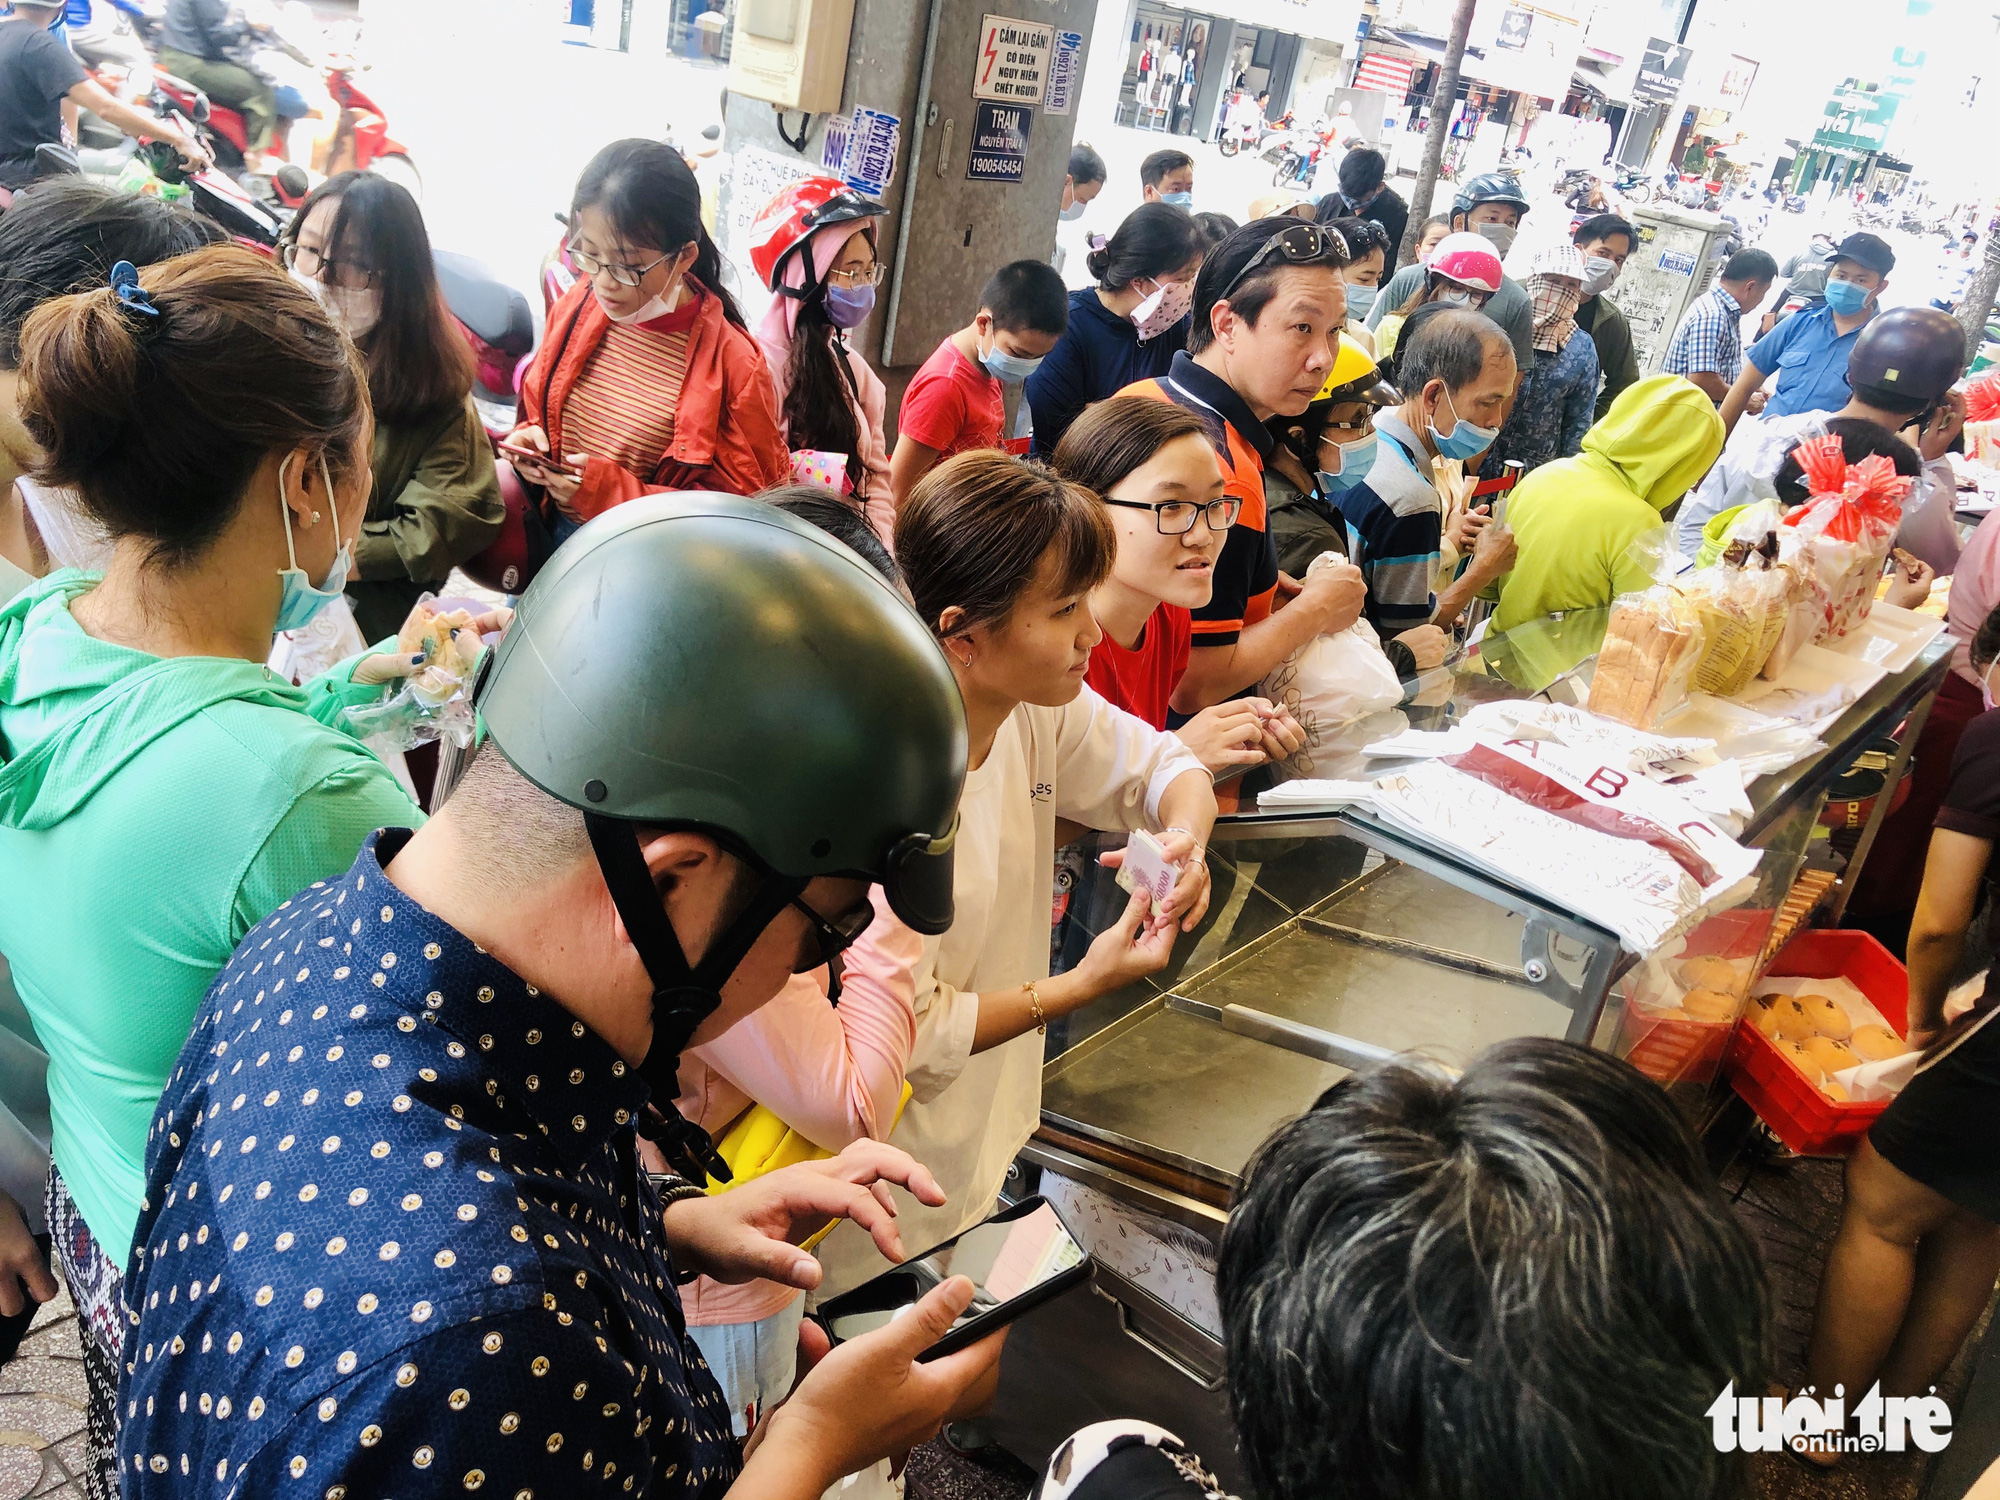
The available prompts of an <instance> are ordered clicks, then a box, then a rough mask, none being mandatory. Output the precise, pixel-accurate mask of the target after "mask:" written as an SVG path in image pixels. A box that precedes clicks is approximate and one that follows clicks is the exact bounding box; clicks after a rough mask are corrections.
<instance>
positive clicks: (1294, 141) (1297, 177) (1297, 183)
mask: <svg viewBox="0 0 2000 1500" xmlns="http://www.w3.org/2000/svg"><path fill="white" fill-rule="evenodd" d="M1328 139H1329V137H1328V136H1327V135H1326V134H1324V133H1322V132H1320V131H1318V130H1293V131H1288V132H1287V133H1286V134H1285V136H1284V138H1283V139H1282V140H1279V141H1277V142H1276V143H1275V144H1273V145H1272V146H1271V147H1270V148H1269V149H1268V150H1266V151H1265V152H1264V160H1265V161H1268V162H1270V163H1271V164H1272V166H1273V168H1274V170H1273V171H1272V173H1271V186H1272V187H1281V188H1297V189H1299V190H1300V191H1301V192H1311V191H1312V184H1313V177H1314V176H1315V175H1316V174H1317V173H1318V171H1319V159H1320V154H1321V153H1322V152H1323V151H1325V149H1326V143H1327V140H1328Z"/></svg>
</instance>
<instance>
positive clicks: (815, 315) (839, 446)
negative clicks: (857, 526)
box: [782, 222, 875, 501]
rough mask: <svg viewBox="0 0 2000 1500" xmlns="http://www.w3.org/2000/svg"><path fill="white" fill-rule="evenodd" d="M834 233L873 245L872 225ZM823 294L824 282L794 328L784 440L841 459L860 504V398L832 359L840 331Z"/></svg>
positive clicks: (787, 373)
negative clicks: (857, 406) (865, 238)
mask: <svg viewBox="0 0 2000 1500" xmlns="http://www.w3.org/2000/svg"><path fill="white" fill-rule="evenodd" d="M837 227H838V228H842V229H845V230H847V231H848V233H849V234H850V235H852V234H853V233H855V232H856V231H857V230H858V231H859V232H860V233H863V234H865V235H867V236H868V243H869V244H870V245H873V244H874V243H875V226H874V224H873V223H872V222H871V223H866V224H862V223H852V222H851V223H847V224H842V225H839V226H837ZM841 243H842V244H843V245H845V244H846V243H847V241H846V240H845V239H843V240H842V241H841ZM812 253H813V247H812V246H811V245H810V244H808V245H806V247H805V250H804V254H805V255H806V256H807V257H808V258H810V257H811V255H812ZM826 288H827V279H826V278H824V277H822V278H821V279H820V283H819V285H818V286H816V287H814V288H813V289H812V293H811V295H809V296H808V297H807V298H806V299H805V300H804V301H803V302H801V303H800V304H799V312H798V318H797V320H796V321H795V322H794V323H793V324H792V348H791V353H790V354H789V355H787V356H786V359H785V378H786V380H787V381H788V382H789V384H788V385H787V387H786V389H785V409H784V411H783V413H782V415H783V417H784V419H785V434H786V439H785V440H786V444H787V446H789V447H791V448H793V449H801V448H818V449H822V450H823V451H825V452H828V453H845V454H846V455H847V477H848V479H849V480H851V481H852V482H853V485H854V490H855V498H856V500H857V501H858V500H859V498H860V493H861V486H862V483H863V481H864V480H865V479H866V477H867V469H866V466H865V465H864V464H863V463H862V461H861V424H860V422H859V421H857V420H856V418H855V415H854V405H855V401H858V400H859V397H860V392H859V391H858V390H853V388H851V387H850V386H849V384H848V374H847V372H846V371H845V370H844V369H842V368H841V356H840V355H838V354H836V353H834V349H833V341H834V339H835V337H836V336H837V335H838V334H839V332H840V330H839V329H837V328H835V327H834V325H833V321H832V319H830V318H828V317H827V315H826ZM851 390H852V395H853V399H852V400H850V391H851Z"/></svg>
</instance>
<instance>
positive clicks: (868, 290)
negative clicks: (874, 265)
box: [826, 282, 875, 328]
mask: <svg viewBox="0 0 2000 1500" xmlns="http://www.w3.org/2000/svg"><path fill="white" fill-rule="evenodd" d="M874 310H875V288H874V287H872V286H840V285H838V284H837V283H834V282H829V283H827V288H826V320H827V322H829V323H831V324H832V325H833V326H834V327H835V328H859V327H860V326H861V325H862V324H863V323H865V322H866V321H867V320H868V315H869V314H870V313H871V312H873V311H874Z"/></svg>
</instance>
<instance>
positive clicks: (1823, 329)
mask: <svg viewBox="0 0 2000 1500" xmlns="http://www.w3.org/2000/svg"><path fill="white" fill-rule="evenodd" d="M1867 326H1868V325H1867V324H1866V323H1863V324H1862V325H1861V327H1860V328H1856V329H1855V330H1854V331H1853V332H1852V333H1842V332H1840V330H1839V329H1837V328H1835V327H1834V326H1833V313H1832V311H1831V310H1830V309H1828V308H1826V307H1824V306H1821V307H1815V308H1813V309H1812V310H1811V311H1810V312H1802V313H1794V314H1792V316H1791V317H1789V318H1787V319H1785V321H1784V322H1782V323H1780V324H1779V325H1778V326H1777V327H1776V328H1773V329H1772V330H1771V331H1770V332H1769V333H1767V334H1765V335H1764V336H1763V337H1762V338H1761V339H1759V340H1757V342H1756V343H1754V344H1752V345H1751V346H1750V363H1751V364H1753V365H1755V366H1756V367H1757V368H1758V369H1760V370H1762V371H1763V372H1764V373H1765V374H1766V375H1770V374H1772V373H1774V372H1775V373H1776V374H1777V377H1778V388H1777V391H1776V392H1775V393H1774V394H1773V395H1772V397H1771V400H1770V404H1769V405H1767V406H1766V407H1765V408H1764V412H1765V415H1767V416H1778V417H1789V416H1791V415H1792V414H1793V413H1795V412H1802V411H1839V410H1840V408H1841V407H1843V406H1845V405H1847V400H1848V397H1849V396H1851V395H1852V394H1853V392H1852V391H1851V390H1850V389H1849V387H1848V384H1847V356H1848V355H1849V354H1851V353H1852V352H1853V351H1854V341H1855V340H1856V339H1858V338H1860V337H1861V329H1862V328H1866V327H1867Z"/></svg>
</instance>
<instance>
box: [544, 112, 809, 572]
mask: <svg viewBox="0 0 2000 1500" xmlns="http://www.w3.org/2000/svg"><path fill="white" fill-rule="evenodd" d="M569 226H570V240H569V253H570V259H571V261H572V262H574V264H575V265H576V268H577V270H578V271H579V272H580V273H581V276H582V279H581V280H579V281H578V282H577V284H576V285H575V286H573V287H571V288H570V289H569V291H568V292H567V293H566V294H564V296H563V298H562V300H561V301H560V302H558V303H557V304H556V305H555V307H554V309H553V310H551V312H550V313H549V320H548V328H547V330H546V331H545V333H544V335H543V338H542V347H541V350H540V352H539V353H537V354H536V356H535V360H534V363H533V364H531V365H530V366H529V367H528V372H527V374H526V376H525V377H523V379H522V382H521V423H520V425H519V426H518V427H517V428H516V429H515V430H514V432H513V434H512V435H511V437H510V440H509V441H510V444H511V445H513V446H515V447H518V448H525V449H529V450H532V451H533V452H535V453H540V454H546V455H551V457H550V459H548V460H547V461H545V462H541V463H536V462H532V461H530V460H528V459H525V458H520V459H516V461H515V467H516V468H517V469H518V470H519V472H520V474H521V477H522V478H524V479H526V480H528V481H529V482H530V483H533V484H538V485H541V486H542V487H543V489H544V491H545V492H546V494H547V496H548V500H549V504H550V507H551V514H550V515H549V521H550V528H551V531H552V532H553V534H554V537H555V540H556V541H557V542H558V543H560V542H562V541H564V540H566V539H567V538H568V537H569V535H570V533H572V532H574V531H575V530H576V528H577V527H578V526H580V525H582V524H583V523H584V522H585V521H587V520H589V519H590V518H591V517H592V516H595V515H598V514H600V513H602V512H603V511H606V510H609V509H610V508H611V507H612V506H614V505H617V504H618V503H620V502H621V501H625V500H630V499H632V498H634V497H635V496H638V495H645V494H652V493H654V492H656V491H659V490H721V491H724V492H726V493H729V494H737V495H751V494H755V493H756V492H757V491H758V490H761V489H765V488H767V487H769V486H771V485H774V484H778V483H781V482H782V481H783V480H784V479H785V477H786V476H787V475H788V474H789V473H790V470H791V461H790V456H789V455H788V454H787V452H786V449H785V439H784V435H783V431H782V429H781V428H780V426H779V423H778V402H777V397H776V395H775V393H774V392H773V391H772V388H771V377H770V373H769V372H768V371H767V370H766V369H765V366H764V354H763V351H762V350H761V349H759V348H758V346H757V341H756V340H755V339H754V338H752V337H751V335H750V333H749V331H748V330H747V329H746V328H745V326H744V323H743V315H742V313H741V312H739V311H738V310H737V307H736V303H735V302H734V301H733V300H732V299H731V297H730V295H729V293H728V292H727V291H725V290H724V289H723V285H722V264H721V256H720V255H719V254H718V253H717V251H716V248H715V243H714V241H712V240H711V239H710V238H709V237H708V231H707V230H705V229H704V228H703V227H702V223H701V189H700V188H699V187H698V186H697V185H696V182H695V178H694V173H693V172H692V171H691V170H689V168H688V165H687V163H686V162H685V161H683V160H681V156H680V153H679V152H677V151H675V150H674V149H673V147H671V146H667V145H663V144H661V143H660V142H658V141H647V140H625V141H614V142H612V144H610V145H609V146H606V147H605V148H604V149H603V150H602V151H600V152H598V153H597V155H596V156H595V157H593V158H592V159H591V162H590V165H589V166H587V167H585V168H584V169H583V176H582V177H581V178H580V179H578V181H577V185H576V196H575V198H574V199H573V200H572V202H571V205H570V213H569Z"/></svg>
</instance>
